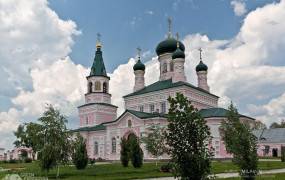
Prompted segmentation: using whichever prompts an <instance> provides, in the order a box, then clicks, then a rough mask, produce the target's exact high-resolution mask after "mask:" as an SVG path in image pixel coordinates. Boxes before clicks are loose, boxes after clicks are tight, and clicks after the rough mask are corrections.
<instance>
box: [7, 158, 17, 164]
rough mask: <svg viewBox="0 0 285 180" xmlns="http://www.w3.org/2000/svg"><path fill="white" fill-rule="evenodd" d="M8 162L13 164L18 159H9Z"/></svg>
mask: <svg viewBox="0 0 285 180" xmlns="http://www.w3.org/2000/svg"><path fill="white" fill-rule="evenodd" d="M9 163H12V164H15V163H18V161H17V160H16V159H10V160H9Z"/></svg>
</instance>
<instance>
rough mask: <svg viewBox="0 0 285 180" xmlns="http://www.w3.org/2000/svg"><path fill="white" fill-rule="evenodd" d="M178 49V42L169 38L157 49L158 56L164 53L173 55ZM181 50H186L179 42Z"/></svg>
mask: <svg viewBox="0 0 285 180" xmlns="http://www.w3.org/2000/svg"><path fill="white" fill-rule="evenodd" d="M176 49H177V40H176V39H174V38H167V39H166V40H164V41H161V42H160V43H159V44H158V45H157V47H156V54H157V55H158V56H159V55H161V54H164V53H173V52H174V51H175V50H176ZM179 49H180V50H181V51H184V50H185V46H184V44H183V43H182V42H180V41H179Z"/></svg>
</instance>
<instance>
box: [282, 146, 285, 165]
mask: <svg viewBox="0 0 285 180" xmlns="http://www.w3.org/2000/svg"><path fill="white" fill-rule="evenodd" d="M281 161H282V162H285V146H281Z"/></svg>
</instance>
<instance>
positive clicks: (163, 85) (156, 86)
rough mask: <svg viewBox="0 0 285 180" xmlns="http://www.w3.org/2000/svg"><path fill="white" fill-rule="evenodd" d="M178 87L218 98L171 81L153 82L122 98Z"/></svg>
mask: <svg viewBox="0 0 285 180" xmlns="http://www.w3.org/2000/svg"><path fill="white" fill-rule="evenodd" d="M178 86H188V87H191V88H194V89H196V90H198V91H202V92H204V93H207V94H210V95H212V96H215V97H218V96H216V95H214V94H212V93H209V92H208V91H206V90H204V89H201V88H199V87H196V86H193V85H192V84H190V83H187V82H183V81H179V82H175V83H172V79H168V80H164V81H157V82H155V83H153V84H151V85H148V86H146V87H144V88H143V89H141V90H138V91H136V92H133V93H131V94H128V95H125V96H124V98H125V97H130V96H135V95H140V94H145V93H149V92H154V91H160V90H163V89H169V88H173V87H178Z"/></svg>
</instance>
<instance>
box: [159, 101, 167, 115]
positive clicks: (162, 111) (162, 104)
mask: <svg viewBox="0 0 285 180" xmlns="http://www.w3.org/2000/svg"><path fill="white" fill-rule="evenodd" d="M160 105H161V113H165V112H166V103H165V102H162V103H161V104H160Z"/></svg>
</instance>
